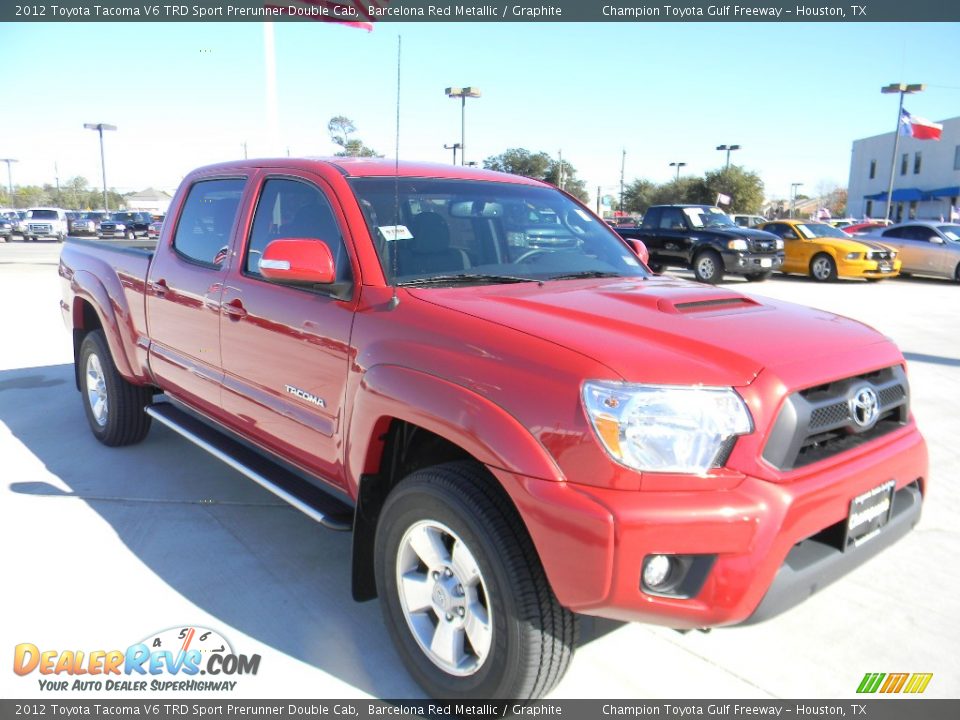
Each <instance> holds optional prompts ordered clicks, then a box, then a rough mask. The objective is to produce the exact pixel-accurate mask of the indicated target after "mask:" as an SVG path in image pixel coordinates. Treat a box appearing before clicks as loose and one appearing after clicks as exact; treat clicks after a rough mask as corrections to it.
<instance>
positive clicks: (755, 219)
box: [730, 215, 768, 228]
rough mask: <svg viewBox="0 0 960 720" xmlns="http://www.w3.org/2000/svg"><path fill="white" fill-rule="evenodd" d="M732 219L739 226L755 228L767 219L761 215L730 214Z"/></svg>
mask: <svg viewBox="0 0 960 720" xmlns="http://www.w3.org/2000/svg"><path fill="white" fill-rule="evenodd" d="M730 217H731V218H732V219H733V221H734V222H735V223H736V224H737V225H739V226H740V227H747V228H755V227H757V226H758V225H762V224H763V223H765V222H768V221H767V218H765V217H764V216H763V215H731V216H730Z"/></svg>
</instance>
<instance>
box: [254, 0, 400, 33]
mask: <svg viewBox="0 0 960 720" xmlns="http://www.w3.org/2000/svg"><path fill="white" fill-rule="evenodd" d="M389 2H390V0H286V2H284V3H283V4H282V5H281V4H278V3H270V2H268V3H265V4H264V7H268V8H271V9H273V10H279V11H280V12H281V13H282V14H290V13H288V8H289V7H291V6H292V7H297V8H300V9H302V10H303V11H304V14H303V15H299V14H297V15H296V17H302V18H304V19H305V20H317V21H319V22H335V23H340V24H341V25H349V26H351V27H357V28H363V29H364V30H366V31H367V32H369V31H371V30H373V23H374V22H376V20H377V18H376V16H375V15H374V14H372V13H371V12H370V11H369V8H371V7H373V8H377V9H383V8H385V7H386V6H387V3H389Z"/></svg>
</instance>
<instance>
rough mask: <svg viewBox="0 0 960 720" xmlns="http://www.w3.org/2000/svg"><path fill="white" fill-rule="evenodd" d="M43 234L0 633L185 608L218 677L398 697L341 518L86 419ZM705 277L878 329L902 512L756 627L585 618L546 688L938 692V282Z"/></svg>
mask: <svg viewBox="0 0 960 720" xmlns="http://www.w3.org/2000/svg"><path fill="white" fill-rule="evenodd" d="M58 252H59V245H57V244H55V243H51V244H46V243H44V244H36V245H29V246H27V245H22V244H17V243H12V244H11V243H7V244H0V307H2V314H0V338H2V340H0V493H2V496H0V546H2V547H3V548H4V552H3V554H2V560H0V562H2V565H0V577H2V578H3V584H4V587H5V592H4V593H3V594H2V595H0V618H2V621H0V650H2V651H3V652H5V653H10V652H12V648H13V646H14V645H16V644H17V643H24V642H29V643H33V644H34V645H37V646H38V647H39V648H49V649H54V648H56V649H60V650H62V649H66V648H71V649H84V650H95V649H113V648H121V649H122V648H125V647H127V646H128V645H129V644H131V643H133V642H137V641H139V640H141V639H144V638H146V637H147V636H151V637H152V634H153V633H155V632H157V631H160V630H163V629H166V628H171V627H182V626H185V625H196V626H203V627H208V628H212V629H215V630H217V631H218V632H219V633H221V634H222V635H223V636H224V637H226V638H227V639H228V640H229V641H230V642H231V643H232V646H233V648H234V650H235V651H236V652H240V653H245V654H252V653H259V654H260V655H261V656H262V661H261V665H260V670H259V672H258V674H257V675H256V676H255V677H246V678H240V682H239V683H238V685H237V687H236V690H235V691H234V692H233V693H232V694H231V697H250V698H252V697H259V698H272V697H274V698H280V697H302V698H308V697H309V698H324V697H327V698H334V697H361V696H367V695H372V696H379V697H387V698H401V697H417V696H419V691H418V689H417V688H416V686H415V685H414V684H413V682H412V681H411V680H410V679H409V677H408V675H407V674H406V672H405V670H404V668H403V666H402V665H401V663H400V661H399V660H398V658H397V656H396V655H395V653H394V652H393V649H392V647H391V645H390V642H389V640H388V638H387V635H386V632H385V629H384V626H383V623H382V621H381V618H380V612H379V608H378V606H377V604H376V602H373V603H365V604H355V603H354V602H353V601H352V600H351V599H350V591H349V564H348V559H347V558H348V556H349V549H350V538H349V536H347V535H346V534H338V533H332V532H328V531H325V530H323V529H321V528H319V527H318V526H317V525H315V524H314V523H313V522H312V521H310V520H308V519H307V518H306V517H305V516H303V515H301V514H300V513H299V512H297V511H296V510H293V509H292V508H289V507H287V506H285V505H283V504H281V503H279V502H278V501H276V500H275V499H274V498H273V496H272V495H270V494H269V493H267V492H266V491H263V490H261V489H260V488H259V487H258V486H256V485H254V484H253V483H252V482H250V481H248V480H246V479H245V478H243V477H241V476H240V475H238V474H236V473H235V472H233V471H232V470H230V469H228V468H227V467H226V466H224V465H222V464H221V463H219V462H218V461H216V460H214V459H212V458H210V457H209V456H207V455H205V454H204V453H202V452H201V451H200V450H198V449H196V448H194V447H193V446H192V445H189V444H188V443H187V442H185V441H184V440H181V439H180V438H178V437H177V436H175V435H174V434H173V433H171V432H169V431H167V430H166V429H164V428H162V427H156V426H155V427H154V428H153V429H152V430H151V432H150V435H149V436H148V437H147V439H146V440H145V441H144V442H143V443H142V444H141V445H138V446H135V447H130V448H122V449H109V448H106V447H103V446H101V445H99V444H98V443H97V442H96V441H95V440H94V439H93V438H92V436H91V435H90V433H89V431H88V430H87V428H86V425H85V421H84V417H83V411H82V407H81V404H80V397H79V395H78V394H77V392H76V390H75V388H74V379H73V370H72V365H71V362H72V351H71V347H70V338H69V334H68V333H67V332H66V330H65V329H64V327H63V323H62V320H61V318H60V313H59V308H58V305H57V301H58V298H59V288H58V277H57V272H56V258H57V254H58ZM727 287H730V288H731V289H736V290H742V291H746V292H749V293H750V294H753V295H755V296H757V297H761V296H765V297H775V298H780V299H785V300H791V301H798V302H804V303H807V304H811V305H815V306H817V307H821V308H825V309H829V310H833V311H836V312H840V313H843V314H847V315H850V316H853V317H856V318H859V319H862V320H864V321H865V322H868V323H870V324H871V325H873V326H875V327H877V328H878V329H880V330H881V331H883V332H884V333H886V334H888V335H890V336H891V337H892V338H894V339H895V340H896V341H897V342H898V343H899V344H900V347H901V348H902V349H903V350H904V352H905V353H906V355H907V357H908V358H909V360H910V378H911V386H912V392H913V407H914V410H915V413H916V416H917V418H918V421H919V422H920V424H921V428H922V429H923V431H924V433H925V435H926V437H927V440H928V443H929V446H930V457H931V485H930V493H929V498H928V501H927V503H926V507H925V509H924V517H923V520H922V522H921V524H920V526H919V527H918V528H917V530H916V531H915V532H913V533H912V534H910V535H909V536H908V537H907V538H906V539H904V540H903V541H902V542H900V543H898V544H897V545H895V546H894V547H892V548H891V549H890V550H888V551H887V552H885V553H883V554H882V555H880V556H879V557H878V558H876V559H875V560H873V561H871V562H870V563H868V564H867V565H865V566H864V567H862V568H860V569H858V570H857V571H855V572H854V573H853V574H851V575H850V576H848V577H846V578H845V579H843V580H841V581H840V582H839V583H837V584H835V585H832V586H830V587H829V588H826V589H824V590H823V591H822V592H820V593H818V594H817V595H815V596H814V597H812V598H811V599H809V600H808V601H807V602H806V603H804V604H802V605H801V606H799V607H797V608H795V609H794V610H792V611H790V612H789V613H787V614H785V615H783V616H781V617H778V618H775V619H774V620H771V621H769V622H767V623H765V624H762V625H758V626H754V627H749V628H731V629H719V630H714V631H713V632H711V633H709V634H705V633H699V632H691V633H686V634H680V633H677V632H674V631H672V630H669V629H665V628H652V627H646V626H641V625H618V624H615V623H607V622H587V623H585V625H586V627H585V633H584V638H583V639H582V641H581V647H580V648H579V650H578V655H577V658H576V659H575V661H574V663H573V667H572V669H571V671H570V673H569V674H568V675H567V677H566V678H565V679H564V681H563V682H562V683H561V685H560V686H559V687H558V689H557V690H556V691H555V692H554V694H553V697H555V698H562V697H610V698H684V697H688V698H706V697H727V698H736V697H741V698H764V697H781V698H803V697H815V698H816V697H823V698H835V697H844V698H849V697H853V696H854V695H855V690H856V687H857V685H858V684H859V682H860V679H861V678H862V677H863V675H864V673H866V672H932V673H934V678H933V680H932V681H931V683H930V685H929V687H928V689H927V691H926V696H932V697H944V698H946V697H957V696H960V679H958V678H960V672H958V671H960V661H958V659H957V653H956V648H957V647H958V646H960V623H957V622H956V597H957V596H958V594H960V593H958V590H960V576H958V574H957V573H956V572H954V569H953V568H954V563H955V561H956V558H957V557H960V529H958V527H957V524H956V521H955V518H956V517H957V513H958V510H960V490H958V483H957V481H956V478H957V477H958V475H960V453H958V450H957V443H956V440H955V438H957V437H960V413H958V412H957V405H958V403H960V339H958V336H957V332H956V327H957V320H956V318H957V308H958V307H960V287H957V286H954V285H952V284H950V283H947V282H943V281H924V280H915V279H914V280H897V281H886V282H883V283H879V284H870V285H868V284H865V283H858V282H839V283H835V284H830V285H817V284H813V283H811V282H809V281H806V280H803V279H792V278H782V277H778V278H773V279H771V280H769V281H767V282H764V283H759V284H749V285H748V284H747V283H742V282H738V281H732V282H730V283H729V284H728V285H727ZM8 658H9V655H8ZM36 678H37V675H36V674H34V675H32V676H29V677H18V676H16V675H14V674H13V673H11V672H10V671H9V666H8V669H7V670H4V671H2V672H0V696H2V697H6V698H13V697H20V698H27V697H40V696H44V695H45V696H46V697H48V698H50V699H53V697H52V696H51V695H50V693H45V692H44V691H41V690H40V688H39V686H38V682H37V679H36ZM70 679H71V681H72V680H73V678H70ZM105 694H106V693H93V694H87V695H84V697H95V696H102V695H105ZM169 695H170V696H171V697H172V696H174V695H176V693H170V694H169ZM59 697H60V698H61V699H62V698H63V697H66V696H65V695H63V694H60V695H59ZM71 697H74V698H75V697H77V696H76V695H74V696H71ZM118 697H119V695H118ZM124 697H134V696H132V695H126V696H124ZM137 697H139V696H137Z"/></svg>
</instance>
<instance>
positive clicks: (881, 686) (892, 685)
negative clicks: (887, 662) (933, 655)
mask: <svg viewBox="0 0 960 720" xmlns="http://www.w3.org/2000/svg"><path fill="white" fill-rule="evenodd" d="M932 679H933V673H890V674H889V675H888V674H887V673H866V674H865V675H864V676H863V680H861V681H860V685H859V687H857V692H858V693H875V692H881V693H899V692H904V693H922V692H923V691H924V690H926V689H927V685H929V684H930V681H931V680H932Z"/></svg>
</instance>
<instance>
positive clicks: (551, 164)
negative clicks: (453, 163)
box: [483, 148, 590, 202]
mask: <svg viewBox="0 0 960 720" xmlns="http://www.w3.org/2000/svg"><path fill="white" fill-rule="evenodd" d="M483 166H484V167H485V168H486V169H487V170H496V171H497V172H506V173H510V174H511V175H523V176H524V177H528V178H533V179H534V180H543V181H544V182H548V183H550V184H551V185H555V186H557V187H559V186H560V174H561V173H560V169H561V164H560V162H559V161H558V160H555V159H553V158H552V157H550V155H548V154H547V153H545V152H537V153H532V152H530V151H529V150H527V149H525V148H510V149H509V150H505V151H504V152H502V153H500V154H499V155H492V156H490V157H488V158H487V159H486V160H484V161H483ZM562 168H563V189H564V190H565V191H566V192H568V193H570V194H571V195H573V196H574V197H575V198H577V199H579V200H580V201H581V202H586V201H587V200H589V198H590V195H589V193H587V187H586V182H584V181H583V180H580V179H579V178H577V171H576V168H574V167H573V165H571V164H570V163H569V162H567V161H566V160H564V161H563V165H562Z"/></svg>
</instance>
